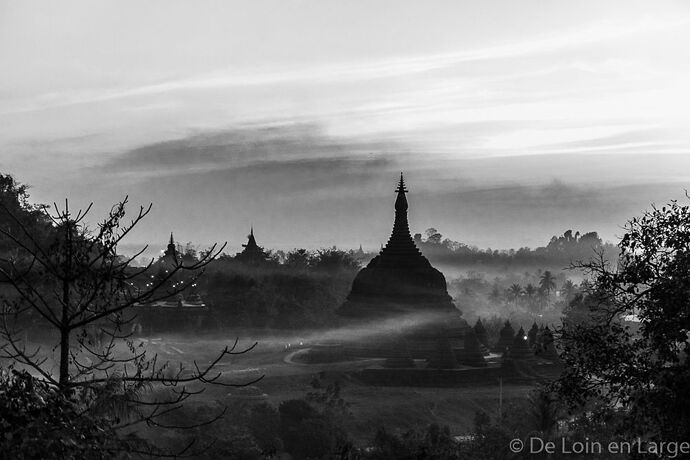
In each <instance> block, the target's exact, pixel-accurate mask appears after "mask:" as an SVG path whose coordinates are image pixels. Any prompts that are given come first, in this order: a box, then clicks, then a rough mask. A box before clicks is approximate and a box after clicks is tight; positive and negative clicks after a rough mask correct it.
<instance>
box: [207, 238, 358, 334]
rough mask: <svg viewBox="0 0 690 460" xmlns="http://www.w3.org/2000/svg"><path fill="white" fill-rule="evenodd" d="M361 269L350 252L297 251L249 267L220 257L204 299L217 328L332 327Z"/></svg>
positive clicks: (211, 270) (211, 271) (210, 271)
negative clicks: (337, 310)
mask: <svg viewBox="0 0 690 460" xmlns="http://www.w3.org/2000/svg"><path fill="white" fill-rule="evenodd" d="M360 267H361V262H360V259H358V255H357V253H356V252H354V251H349V252H348V251H343V250H340V249H337V248H335V247H333V248H328V249H321V250H317V251H307V250H305V249H295V250H293V251H289V252H287V253H285V254H284V256H282V257H277V256H276V255H275V254H272V253H269V254H268V257H267V258H266V259H265V260H262V261H253V262H251V263H248V262H246V261H242V260H241V258H238V257H231V256H222V257H220V258H219V259H218V260H217V261H214V262H213V263H212V264H211V265H209V267H208V268H207V272H206V274H205V275H204V279H203V280H202V281H203V283H202V284H201V286H202V289H203V291H204V292H203V295H204V299H205V301H206V303H207V304H208V305H209V307H210V308H211V315H212V317H213V322H214V324H216V325H218V326H223V327H224V326H238V325H239V326H249V327H272V328H305V327H320V326H331V325H333V324H334V322H336V321H337V318H336V317H335V314H334V312H335V310H336V309H337V308H338V307H339V306H340V305H341V304H342V302H343V301H344V300H345V297H346V296H347V294H348V293H349V290H350V286H351V285H352V280H353V279H354V276H355V275H356V274H357V271H358V270H359V268H360Z"/></svg>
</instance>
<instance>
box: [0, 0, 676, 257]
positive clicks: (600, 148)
mask: <svg viewBox="0 0 690 460" xmlns="http://www.w3.org/2000/svg"><path fill="white" fill-rule="evenodd" d="M688 43H690V2H686V1H675V2H674V1H655V2H635V1H630V0H625V1H606V2H601V1H578V2H572V1H534V0H523V1H520V2H515V1H508V0H505V1H497V0H486V1H473V2H467V1H424V2H421V1H408V0H391V1H377V0H373V1H372V0H367V1H364V0H361V1H332V0H313V1H309V0H270V1H269V0H258V1H251V2H234V1H194V2H186V1H173V0H161V1H148V2H138V1H122V0H119V1H112V2H109V1H99V2H93V1H91V0H85V1H72V0H61V1H43V2H35V1H30V0H29V1H21V2H16V1H15V2H13V1H5V0H0V63H1V64H0V66H1V69H0V127H2V128H0V171H1V172H4V173H11V174H13V175H14V176H15V177H16V178H17V179H18V180H19V181H20V182H22V183H26V184H29V185H30V186H31V189H30V193H31V198H32V200H34V201H35V202H38V203H48V204H51V203H53V202H60V203H61V202H64V200H65V199H66V198H67V199H69V200H70V203H71V205H70V206H71V207H72V208H74V207H79V206H81V207H85V206H87V205H88V204H89V203H90V202H93V203H94V208H93V209H94V211H93V212H92V214H91V215H90V219H91V222H92V225H95V224H96V222H97V221H98V219H99V218H100V217H102V216H103V215H104V213H105V212H107V211H108V210H109V209H110V207H111V206H112V204H113V203H115V202H117V201H118V200H121V199H123V198H124V197H125V196H129V202H130V204H131V205H130V207H129V209H130V210H131V212H135V211H136V209H137V207H138V206H139V205H147V204H148V203H153V208H152V211H151V214H150V215H149V216H148V217H147V219H146V220H145V221H143V222H142V223H141V224H140V225H139V227H138V228H137V229H136V231H135V232H133V233H132V234H131V235H130V237H129V243H130V244H131V245H132V247H134V246H137V245H140V244H144V243H150V244H152V245H154V247H157V246H156V245H162V244H165V242H166V241H167V238H168V236H169V233H170V231H173V232H174V233H175V237H176V239H178V240H179V241H181V242H187V241H191V242H193V243H194V244H198V245H201V246H204V245H208V244H210V243H212V242H221V243H222V242H225V241H227V242H228V245H229V246H228V252H233V251H236V250H239V249H240V245H241V244H242V243H243V242H244V241H245V239H246V235H247V233H248V230H249V227H250V226H251V225H253V226H254V229H255V234H256V237H257V240H258V242H259V244H260V245H263V246H265V247H267V248H280V249H290V248H296V247H306V248H310V249H313V248H319V247H330V246H333V245H336V246H338V247H343V248H352V247H358V246H359V245H360V244H362V245H363V247H364V248H365V249H369V250H374V249H377V248H378V247H379V246H380V244H382V243H385V242H386V240H387V238H388V236H389V234H390V229H391V227H392V218H393V202H394V199H395V195H394V189H395V185H396V181H397V178H398V175H399V173H400V172H401V171H404V172H405V177H406V181H407V184H408V189H409V190H410V193H409V194H408V200H409V202H410V227H411V229H412V231H413V232H420V233H421V232H423V231H424V230H425V229H427V228H429V227H434V228H436V229H438V231H439V232H440V233H442V234H443V235H444V237H448V238H450V239H452V240H456V241H461V242H464V243H466V244H470V245H475V246H478V247H482V248H486V247H491V248H494V249H496V248H510V247H523V246H530V247H535V246H538V245H544V244H545V243H547V242H548V240H549V239H550V237H551V236H552V235H555V234H562V233H563V232H564V231H565V230H568V229H573V230H579V231H581V232H586V231H598V232H599V233H600V234H601V235H602V236H603V237H604V239H606V240H609V241H614V242H615V241H616V239H617V238H619V237H620V236H621V235H622V234H623V232H624V230H623V226H624V224H625V222H626V221H627V220H628V219H630V218H631V217H633V216H635V215H639V214H640V213H641V212H642V211H643V210H645V209H649V207H650V206H651V204H652V203H657V204H663V203H665V202H667V201H669V200H671V199H675V198H681V199H685V198H683V197H684V190H685V189H686V188H688V185H689V184H690V154H689V153H690V129H688V127H689V126H690V84H689V83H688V82H690V47H688V46H687V44H688Z"/></svg>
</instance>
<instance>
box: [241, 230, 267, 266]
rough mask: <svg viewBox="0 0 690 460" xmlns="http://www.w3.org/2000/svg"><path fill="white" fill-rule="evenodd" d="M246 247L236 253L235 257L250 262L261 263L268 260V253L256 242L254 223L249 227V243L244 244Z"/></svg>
mask: <svg viewBox="0 0 690 460" xmlns="http://www.w3.org/2000/svg"><path fill="white" fill-rule="evenodd" d="M242 247H243V248H244V249H243V250H242V252H239V253H237V254H236V255H235V259H236V260H239V261H241V262H245V263H249V264H259V263H263V262H266V259H267V258H268V254H266V251H264V249H263V248H262V247H260V246H259V245H258V244H256V239H255V238H254V225H252V226H251V227H250V229H249V235H247V244H243V245H242Z"/></svg>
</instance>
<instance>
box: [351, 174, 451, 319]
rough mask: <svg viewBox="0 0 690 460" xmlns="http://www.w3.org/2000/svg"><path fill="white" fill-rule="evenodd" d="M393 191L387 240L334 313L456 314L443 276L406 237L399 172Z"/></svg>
mask: <svg viewBox="0 0 690 460" xmlns="http://www.w3.org/2000/svg"><path fill="white" fill-rule="evenodd" d="M395 191H396V192H397V198H396V200H395V222H394V224H393V232H392V233H391V236H390V239H389V240H388V243H387V244H386V246H385V247H384V248H383V249H382V250H381V252H380V253H379V255H377V256H376V257H374V258H373V259H372V260H371V262H369V264H368V265H367V266H366V267H365V268H363V269H362V270H361V271H360V272H359V273H358V274H357V277H356V278H355V280H354V282H353V283H352V290H351V292H350V294H349V295H348V297H347V301H346V302H345V303H344V304H343V305H342V306H341V307H340V309H339V310H338V314H339V315H341V316H345V317H350V318H360V319H372V318H377V317H386V316H390V315H399V314H401V313H422V312H435V313H455V314H457V315H459V314H460V311H459V310H458V309H457V308H455V305H453V302H452V299H451V297H450V296H449V295H448V291H447V287H446V278H445V277H444V276H443V274H442V273H441V272H440V271H438V270H436V269H435V268H434V267H432V266H431V263H429V260H428V259H427V258H426V257H424V256H423V255H422V253H421V252H420V251H419V249H418V248H417V246H416V245H415V243H414V241H413V240H412V237H411V236H410V228H409V224H408V221H407V210H408V203H407V198H406V196H405V194H406V193H407V188H406V187H405V180H404V178H403V175H402V173H400V182H399V183H398V188H397V189H396V190H395Z"/></svg>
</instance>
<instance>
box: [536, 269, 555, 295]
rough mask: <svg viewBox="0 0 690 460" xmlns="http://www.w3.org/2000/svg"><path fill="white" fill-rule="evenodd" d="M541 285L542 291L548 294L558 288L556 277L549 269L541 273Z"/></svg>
mask: <svg viewBox="0 0 690 460" xmlns="http://www.w3.org/2000/svg"><path fill="white" fill-rule="evenodd" d="M539 287H540V288H541V290H542V291H544V292H546V295H547V296H548V295H549V294H550V293H551V290H553V289H556V279H555V278H554V276H553V274H552V273H551V272H550V271H549V270H546V271H545V272H544V273H543V274H542V275H541V278H540V279H539Z"/></svg>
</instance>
